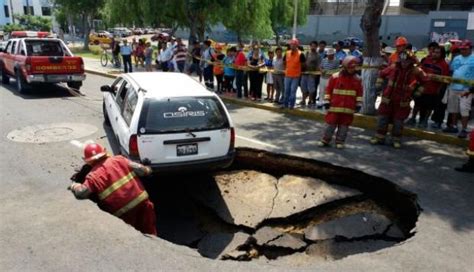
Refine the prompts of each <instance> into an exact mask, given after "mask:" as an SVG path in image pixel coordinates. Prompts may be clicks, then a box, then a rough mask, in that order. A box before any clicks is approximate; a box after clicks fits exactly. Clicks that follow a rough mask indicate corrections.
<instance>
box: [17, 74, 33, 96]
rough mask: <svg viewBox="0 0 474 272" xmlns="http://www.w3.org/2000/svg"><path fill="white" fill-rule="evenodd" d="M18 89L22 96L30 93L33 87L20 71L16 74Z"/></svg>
mask: <svg viewBox="0 0 474 272" xmlns="http://www.w3.org/2000/svg"><path fill="white" fill-rule="evenodd" d="M16 89H17V90H18V91H19V92H20V93H22V94H27V93H29V91H30V89H31V86H30V85H29V84H28V83H27V82H26V80H25V79H24V78H23V77H22V76H21V73H20V72H19V71H17V72H16Z"/></svg>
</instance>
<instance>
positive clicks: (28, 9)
mask: <svg viewBox="0 0 474 272" xmlns="http://www.w3.org/2000/svg"><path fill="white" fill-rule="evenodd" d="M25 15H30V0H26V13H25Z"/></svg>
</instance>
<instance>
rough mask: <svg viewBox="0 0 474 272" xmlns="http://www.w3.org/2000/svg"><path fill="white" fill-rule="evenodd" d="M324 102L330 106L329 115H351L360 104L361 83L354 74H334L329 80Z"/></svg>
mask: <svg viewBox="0 0 474 272" xmlns="http://www.w3.org/2000/svg"><path fill="white" fill-rule="evenodd" d="M324 100H326V101H329V103H330V105H331V106H330V108H329V110H328V112H330V113H331V112H332V113H346V114H353V113H354V112H355V109H356V106H357V103H361V102H362V81H361V80H360V78H359V76H357V75H356V74H354V75H349V74H346V73H344V72H339V73H335V74H333V75H332V76H331V77H330V78H329V82H328V85H327V86H326V94H325V96H324Z"/></svg>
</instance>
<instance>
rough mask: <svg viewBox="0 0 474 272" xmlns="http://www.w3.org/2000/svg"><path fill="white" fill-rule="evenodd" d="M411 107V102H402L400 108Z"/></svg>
mask: <svg viewBox="0 0 474 272" xmlns="http://www.w3.org/2000/svg"><path fill="white" fill-rule="evenodd" d="M408 106H410V102H400V107H408Z"/></svg>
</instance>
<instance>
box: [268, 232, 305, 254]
mask: <svg viewBox="0 0 474 272" xmlns="http://www.w3.org/2000/svg"><path fill="white" fill-rule="evenodd" d="M302 238H303V236H302V235H301V237H300V238H297V237H296V235H292V234H288V233H285V234H283V235H282V236H280V237H278V238H277V239H275V240H273V241H270V242H269V243H268V244H267V245H268V246H275V247H283V248H289V249H292V250H295V251H297V250H300V249H302V248H304V247H306V245H307V244H306V243H305V242H304V241H303V240H302Z"/></svg>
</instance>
